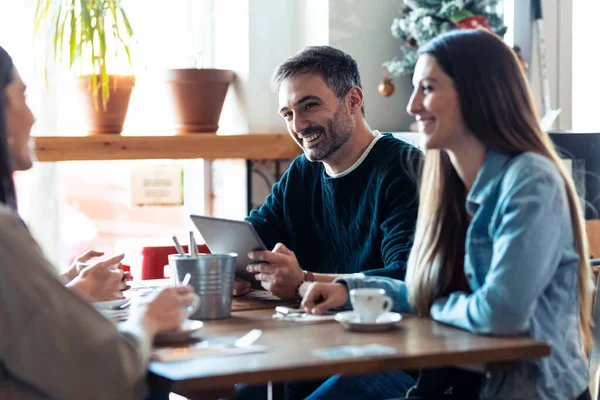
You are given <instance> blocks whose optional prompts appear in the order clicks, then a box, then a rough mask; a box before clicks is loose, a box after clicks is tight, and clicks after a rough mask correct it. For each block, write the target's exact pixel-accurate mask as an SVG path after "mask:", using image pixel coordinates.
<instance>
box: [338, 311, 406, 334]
mask: <svg viewBox="0 0 600 400" xmlns="http://www.w3.org/2000/svg"><path fill="white" fill-rule="evenodd" d="M401 319H402V315H400V314H398V313H395V312H390V311H387V312H384V313H383V314H381V315H380V316H379V317H378V318H377V321H376V322H361V321H360V320H359V318H358V314H356V313H355V312H354V311H343V312H339V313H337V314H336V315H335V320H336V321H337V322H339V323H340V324H342V325H343V326H344V328H346V329H348V330H351V331H357V332H378V331H385V330H388V329H391V328H393V327H394V326H395V325H396V323H397V322H398V321H400V320H401Z"/></svg>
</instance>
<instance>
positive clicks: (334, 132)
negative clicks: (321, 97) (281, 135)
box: [302, 102, 352, 161]
mask: <svg viewBox="0 0 600 400" xmlns="http://www.w3.org/2000/svg"><path fill="white" fill-rule="evenodd" d="M344 106H345V105H344V103H343V102H342V103H341V104H340V106H339V107H338V109H337V110H336V111H335V114H333V118H331V119H330V120H329V121H327V129H325V128H323V127H322V126H315V127H310V128H308V129H307V130H306V131H304V132H303V133H302V136H308V135H310V134H312V133H318V132H322V139H321V143H319V145H318V146H317V147H315V148H313V149H306V148H304V155H305V156H306V158H307V159H308V160H309V161H323V160H327V159H328V158H329V157H331V156H332V155H334V154H335V153H336V152H337V151H338V150H339V149H340V148H341V147H342V146H343V145H344V144H345V143H346V142H347V141H348V139H350V136H352V123H351V119H350V115H348V113H347V112H346V110H345V109H344Z"/></svg>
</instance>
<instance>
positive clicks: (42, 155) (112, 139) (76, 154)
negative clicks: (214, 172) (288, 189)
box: [35, 133, 300, 161]
mask: <svg viewBox="0 0 600 400" xmlns="http://www.w3.org/2000/svg"><path fill="white" fill-rule="evenodd" d="M35 151H36V156H37V159H38V161H82V160H139V159H157V158H167V159H190V158H204V159H212V160H214V159H228V158H241V159H246V160H277V159H291V158H294V157H296V156H297V155H298V154H300V149H299V148H298V146H297V145H296V144H295V143H294V141H293V140H292V139H291V138H290V137H289V135H288V134H279V133H277V134H274V133H264V134H263V133H260V134H259V133H256V134H245V135H215V134H210V133H199V134H188V135H179V136H121V135H95V136H38V137H36V143H35Z"/></svg>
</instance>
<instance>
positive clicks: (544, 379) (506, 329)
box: [336, 150, 588, 400]
mask: <svg viewBox="0 0 600 400" xmlns="http://www.w3.org/2000/svg"><path fill="white" fill-rule="evenodd" d="M466 209H467V211H468V213H469V214H470V215H471V217H472V220H471V223H470V225H469V228H468V231H467V237H466V252H465V254H466V255H465V262H464V271H465V275H466V277H467V281H468V282H469V285H470V287H471V290H472V291H473V293H472V294H467V293H463V292H455V293H452V294H451V295H450V296H449V297H444V298H440V299H438V300H437V301H435V303H434V304H433V306H432V307H431V317H432V318H433V319H435V320H437V321H439V322H443V323H445V324H449V325H453V326H456V327H459V328H462V329H466V330H468V331H471V332H473V333H477V334H484V335H494V336H511V335H524V336H529V337H531V338H533V339H536V340H543V341H545V342H547V343H548V344H550V346H551V348H552V353H551V355H550V356H548V357H544V358H541V359H538V360H533V361H524V362H523V363H522V364H521V368H520V369H518V370H516V371H512V372H507V373H488V374H487V376H486V380H485V383H484V386H483V389H482V391H481V398H482V399H544V400H545V399H556V400H574V399H576V398H577V397H578V396H579V395H580V394H581V393H582V392H583V391H584V390H585V389H586V387H587V385H588V369H587V360H586V357H585V355H584V353H583V351H582V344H581V340H580V334H579V300H578V299H579V296H578V261H579V255H578V253H577V252H576V250H575V245H574V238H573V228H572V223H571V213H570V211H569V204H568V199H567V194H566V189H565V184H564V181H563V180H562V178H561V176H560V174H559V172H558V170H557V169H556V168H555V166H554V165H553V164H552V163H551V162H550V161H549V160H548V159H547V158H545V157H542V156H540V155H537V154H534V153H523V154H520V155H517V156H513V157H511V156H509V155H507V154H503V153H498V152H495V151H492V150H489V151H488V154H487V156H486V159H485V161H484V164H483V166H482V168H481V169H480V171H479V173H478V175H477V178H476V180H475V182H474V184H473V187H472V188H471V190H470V192H469V194H468V196H467V203H466ZM336 281H339V282H343V283H345V284H346V285H347V286H348V289H349V290H350V289H353V288H360V287H379V288H383V289H385V290H386V292H387V294H388V295H390V296H392V297H393V299H394V302H395V304H394V308H395V310H396V311H401V312H410V311H411V307H410V306H409V305H408V303H407V287H406V285H405V283H404V282H402V281H398V280H393V279H388V278H383V277H365V278H359V277H352V278H340V279H337V280H336Z"/></svg>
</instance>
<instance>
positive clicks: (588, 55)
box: [573, 0, 600, 132]
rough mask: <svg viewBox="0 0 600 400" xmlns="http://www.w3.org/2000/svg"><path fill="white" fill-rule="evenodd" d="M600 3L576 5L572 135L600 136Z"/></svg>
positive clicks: (579, 0) (580, 0) (577, 1)
mask: <svg viewBox="0 0 600 400" xmlns="http://www.w3.org/2000/svg"><path fill="white" fill-rule="evenodd" d="M599 13H600V2H599V1H598V0H574V1H573V131H575V132H600V119H599V118H598V111H599V107H598V104H599V101H598V93H600V79H599V76H598V71H599V70H600V52H598V51H597V48H598V37H600V28H598V23H597V20H596V18H595V16H597V15H598V14H599Z"/></svg>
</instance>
